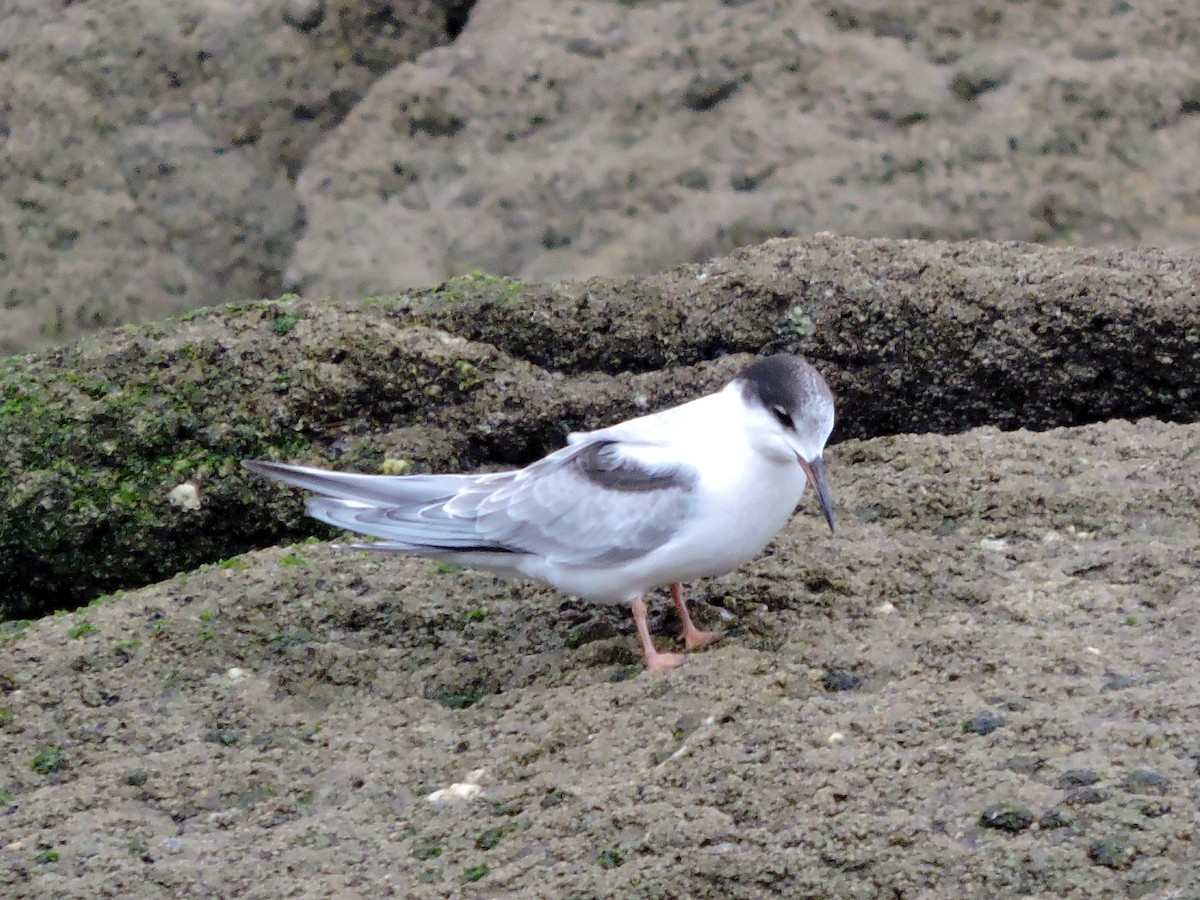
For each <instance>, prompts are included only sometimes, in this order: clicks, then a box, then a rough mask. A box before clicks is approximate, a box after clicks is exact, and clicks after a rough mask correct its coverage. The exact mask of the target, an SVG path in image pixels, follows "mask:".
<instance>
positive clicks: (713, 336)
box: [0, 237, 1200, 616]
mask: <svg viewBox="0 0 1200 900" xmlns="http://www.w3.org/2000/svg"><path fill="white" fill-rule="evenodd" d="M1196 284H1200V261H1197V260H1196V259H1195V258H1193V257H1188V256H1184V255H1179V254H1169V253H1166V252H1147V253H1139V252H1135V251H1113V252H1101V251H1077V250H1046V249H1041V248H1035V247H1030V246H1025V245H996V244H925V243H920V242H901V243H895V242H886V241H857V240H853V239H848V238H833V237H821V238H817V239H814V240H811V241H799V240H780V241H773V242H770V243H768V244H766V245H763V246H761V247H758V248H754V249H751V250H745V251H739V252H738V253H737V254H735V255H733V256H731V257H726V258H722V259H717V260H713V261H711V262H710V263H707V264H705V265H703V266H689V267H681V268H679V269H676V270H674V271H672V272H669V273H664V274H661V275H656V276H653V277H649V278H644V279H638V278H634V279H593V280H591V281H589V282H586V283H580V284H560V285H550V286H539V285H522V284H520V283H517V282H512V281H507V280H504V279H495V278H464V279H458V280H454V281H450V282H447V283H445V284H443V285H440V286H438V287H436V288H432V289H429V290H425V291H414V292H411V293H408V294H401V295H396V296H392V297H376V298H372V299H370V300H368V301H364V302H360V303H358V304H338V303H330V302H312V301H299V300H283V301H279V302H264V303H259V304H253V305H249V306H245V307H238V308H220V309H215V310H211V311H207V312H201V313H197V314H195V315H192V316H188V317H185V318H184V319H182V320H179V321H174V322H168V323H163V324H159V325H151V326H145V327H142V328H138V329H122V330H118V331H110V332H107V333H102V334H99V335H96V336H94V337H92V338H90V339H88V340H86V341H83V342H81V343H79V344H76V345H74V346H72V347H69V348H64V349H59V350H54V351H49V352H46V353H43V354H33V355H30V356H28V357H25V358H13V359H10V360H8V361H7V367H6V368H3V369H0V431H2V432H3V433H5V434H6V435H7V438H6V440H5V442H4V443H3V444H0V568H4V569H6V570H9V571H14V572H21V573H22V575H23V577H22V578H21V579H19V580H15V581H10V582H8V583H7V584H6V585H5V586H4V588H3V591H4V593H3V595H2V602H3V603H4V606H5V611H6V613H7V614H8V615H10V616H12V615H29V614H31V613H32V612H34V611H37V610H46V609H48V608H55V607H61V606H64V605H73V604H78V603H83V602H87V601H88V600H90V599H91V598H93V597H94V596H95V595H96V594H98V593H100V592H103V591H111V590H114V589H117V588H122V587H130V586H133V585H138V584H146V583H149V582H151V581H154V580H157V579H158V578H161V577H165V576H167V575H170V574H172V573H174V572H178V571H182V570H186V569H189V568H191V567H193V566H195V565H197V564H200V563H202V562H212V561H214V560H216V559H218V558H220V557H224V556H229V555H232V554H234V553H238V552H241V551H243V550H245V549H247V548H248V547H253V546H262V545H264V544H266V543H269V542H271V541H273V540H276V539H278V538H279V537H280V536H282V535H291V536H298V535H300V534H304V533H310V532H311V529H312V528H313V524H312V523H311V522H309V521H307V520H303V519H302V518H301V515H300V504H299V501H298V499H297V498H296V496H295V495H294V494H292V493H288V492H280V491H272V490H271V489H268V488H267V487H266V486H265V485H264V484H263V483H262V482H261V481H260V480H259V479H257V478H255V477H253V476H251V475H249V473H246V472H244V471H243V470H242V469H241V468H240V467H239V461H240V460H241V459H243V458H246V457H258V456H272V457H279V458H285V459H291V458H304V459H309V460H320V461H323V462H326V463H330V464H333V465H336V466H338V467H341V468H351V469H353V468H360V469H365V470H367V471H371V470H376V469H377V468H378V467H379V466H380V464H381V463H382V462H383V460H384V459H385V458H387V457H399V458H404V459H408V460H410V461H412V462H413V463H414V464H415V465H417V466H418V468H419V469H420V470H424V471H430V470H433V471H436V470H447V469H448V470H460V469H468V468H476V467H479V466H489V465H503V466H512V465H519V464H524V463H527V462H530V461H532V460H534V459H537V458H538V457H540V456H541V455H542V454H544V453H546V452H548V451H550V450H551V449H554V448H556V447H558V446H559V445H560V444H561V443H562V441H563V440H564V438H565V436H566V434H567V432H568V431H570V430H572V429H585V428H595V427H599V426H601V425H605V424H609V423H611V422H613V421H616V420H619V419H622V418H626V417H628V416H630V415H634V414H637V413H640V412H642V411H644V410H646V409H650V408H660V407H663V406H666V405H669V404H671V403H675V402H680V401H682V400H685V399H690V398H691V397H694V396H696V395H698V394H699V393H702V392H704V391H707V390H711V389H713V388H715V387H717V386H718V385H719V384H721V383H722V382H723V381H724V380H726V379H728V378H729V377H731V376H732V375H733V374H734V373H736V372H737V370H738V369H739V368H740V367H741V366H742V365H744V364H745V363H746V361H747V360H748V359H749V358H750V356H749V354H754V353H758V352H765V351H780V350H788V351H791V352H799V353H802V354H804V355H806V356H807V357H808V358H809V359H811V360H812V361H813V362H814V363H815V364H816V365H817V366H818V367H819V368H820V369H821V370H822V371H823V372H824V373H825V374H826V376H827V377H828V379H829V380H830V383H831V384H832V386H833V388H834V390H835V392H836V393H837V394H838V397H839V416H840V420H839V425H838V428H837V430H836V431H835V439H837V440H844V439H846V438H850V437H868V436H874V435H881V434H891V433H897V432H916V431H961V430H963V429H966V428H969V427H971V426H973V425H980V424H985V423H991V424H995V425H1000V426H1003V427H1006V428H1013V427H1018V426H1025V427H1034V428H1048V427H1051V426H1054V425H1073V424H1080V423H1084V422H1094V421H1098V420H1103V419H1108V418H1111V417H1117V416H1120V417H1126V418H1136V417H1141V416H1156V417H1159V418H1164V419H1172V420H1176V421H1194V420H1195V419H1196V418H1197V412H1198V405H1200V394H1197V393H1196V391H1195V383H1196V377H1195V373H1196V371H1197V369H1198V366H1200V363H1198V361H1197V356H1198V355H1200V344H1198V343H1197V335H1200V325H1198V323H1197V321H1196V319H1197V315H1198V312H1197V310H1200V305H1198V304H1197V303H1196V300H1195V292H1196V288H1195V285H1196ZM184 483H192V484H193V485H195V486H196V487H197V489H198V492H199V497H200V507H199V509H195V510H192V509H187V508H186V507H180V506H177V505H173V504H172V503H171V502H169V498H170V497H171V494H172V491H174V490H175V489H176V488H177V487H179V485H181V484H184ZM1194 489H1195V488H1194V485H1191V486H1183V487H1182V488H1181V491H1184V492H1186V491H1194ZM185 490H187V489H186V488H185ZM322 533H324V532H322Z"/></svg>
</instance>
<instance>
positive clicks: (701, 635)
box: [671, 581, 723, 650]
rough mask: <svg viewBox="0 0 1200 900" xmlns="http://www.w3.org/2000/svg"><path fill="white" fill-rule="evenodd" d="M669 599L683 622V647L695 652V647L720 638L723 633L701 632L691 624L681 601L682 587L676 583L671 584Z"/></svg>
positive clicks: (685, 603) (706, 644)
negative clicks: (672, 601) (673, 602)
mask: <svg viewBox="0 0 1200 900" xmlns="http://www.w3.org/2000/svg"><path fill="white" fill-rule="evenodd" d="M671 599H672V600H674V601H675V608H676V609H677V610H679V618H680V620H681V621H682V622H683V633H682V637H683V646H685V647H687V648H688V649H689V650H695V649H696V648H697V647H707V646H708V645H709V644H711V643H712V642H713V641H715V640H718V639H720V638H721V636H722V634H723V633H722V632H720V631H701V630H700V629H699V628H697V627H696V626H695V625H693V624H692V617H691V614H690V613H688V608H687V602H686V601H685V600H684V599H683V587H682V586H681V585H680V584H679V582H678V581H673V582H671Z"/></svg>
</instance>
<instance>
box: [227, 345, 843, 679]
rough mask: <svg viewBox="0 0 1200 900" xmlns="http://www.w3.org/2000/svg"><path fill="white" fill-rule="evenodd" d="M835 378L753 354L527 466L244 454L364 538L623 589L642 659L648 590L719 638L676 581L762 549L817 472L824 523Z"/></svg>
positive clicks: (652, 663)
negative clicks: (358, 469)
mask: <svg viewBox="0 0 1200 900" xmlns="http://www.w3.org/2000/svg"><path fill="white" fill-rule="evenodd" d="M833 423H834V400H833V394H832V392H831V391H830V390H829V386H828V385H827V384H826V383H825V379H824V378H822V377H821V375H820V373H819V372H817V370H816V369H814V368H813V367H812V366H811V365H809V364H808V363H807V362H805V361H804V360H803V359H801V358H800V357H798V356H791V355H778V356H769V357H765V358H762V359H758V360H756V361H755V362H753V363H751V364H750V365H748V366H747V367H746V368H745V369H743V370H742V372H741V373H740V374H738V375H737V377H735V378H734V379H733V380H732V381H730V382H729V383H728V384H727V385H726V386H725V387H724V388H722V389H721V390H719V391H717V392H716V393H713V394H709V395H707V396H704V397H700V398H699V399H696V400H692V401H689V402H687V403H683V404H681V405H679V406H675V407H671V408H670V409H665V410H662V411H661V412H656V413H652V414H650V415H645V416H640V417H638V418H635V419H630V420H628V421H626V422H621V423H619V424H617V425H612V426H610V427H608V428H601V429H599V430H597V431H587V432H577V433H573V434H570V435H568V437H567V446H565V447H563V448H562V449H560V450H556V451H554V452H553V453H551V454H549V455H548V456H546V457H544V458H542V459H540V460H538V461H537V462H534V463H531V464H530V465H528V466H526V467H525V468H523V469H515V470H511V471H506V472H492V473H487V474H460V475H369V474H361V473H353V472H332V471H328V470H325V469H318V468H312V467H308V466H296V465H288V464H284V463H279V462H269V461H264V460H246V461H245V463H244V464H245V465H246V466H247V467H248V468H250V469H251V470H253V471H254V472H257V473H259V474H262V475H266V476H268V477H270V478H274V479H277V480H279V481H282V482H285V483H287V484H290V485H293V486H295V487H300V488H305V489H307V490H309V491H312V492H314V494H315V496H312V497H309V498H308V501H307V504H306V510H307V512H308V514H309V515H310V516H312V517H313V518H316V519H320V520H321V521H322V522H327V523H329V524H330V525H334V526H337V527H340V528H345V529H347V530H349V531H353V532H357V533H359V534H364V535H370V536H372V537H374V538H377V539H378V540H377V542H375V543H369V544H362V545H357V544H356V545H355V546H356V547H361V548H363V549H370V550H392V551H398V552H400V553H407V554H413V555H420V556H429V557H435V558H438V559H441V560H445V561H448V562H453V563H457V564H460V565H463V566H468V567H472V568H481V569H486V570H490V571H493V572H496V573H499V574H502V575H507V576H518V577H519V576H525V577H528V578H533V579H537V580H539V581H542V582H545V583H547V584H550V585H552V586H553V587H555V588H556V589H558V590H559V591H562V592H563V593H565V594H573V595H576V596H579V597H582V598H584V599H587V600H591V601H594V602H598V603H624V604H629V606H630V609H631V611H632V613H633V620H634V623H635V625H636V626H637V631H638V637H639V639H640V640H641V644H642V651H643V653H644V655H645V659H646V668H647V669H650V670H662V669H671V668H674V667H676V666H679V665H681V664H682V663H683V662H684V660H685V658H686V657H685V656H684V655H683V654H680V653H662V652H659V651H658V650H656V649H655V647H654V643H653V641H652V640H651V637H650V629H649V625H648V624H647V608H646V594H647V593H648V592H649V591H651V590H653V589H655V588H658V587H661V586H663V585H670V590H671V597H672V599H673V600H674V603H675V606H676V608H677V609H678V610H679V618H680V620H681V621H682V624H683V630H682V635H681V637H682V639H683V644H684V647H685V649H687V650H695V649H697V648H698V647H703V646H705V645H707V644H709V643H711V642H712V641H714V640H716V639H718V638H719V637H721V634H720V633H719V632H709V631H701V630H700V629H698V628H697V627H696V626H695V624H693V622H692V618H691V615H690V614H689V613H688V607H687V603H686V601H685V600H684V598H683V590H682V583H683V582H685V581H692V580H694V579H697V578H703V577H707V576H713V575H722V574H724V573H726V572H729V571H731V570H732V569H735V568H737V567H738V566H740V565H742V564H743V563H745V562H747V561H748V560H750V559H752V558H753V557H755V556H756V555H758V553H759V552H760V551H762V550H763V548H764V547H766V546H767V544H768V543H769V542H770V541H771V539H772V538H773V537H774V536H775V535H776V534H777V533H778V532H779V531H780V529H782V528H783V527H784V525H786V524H787V522H788V520H789V519H790V518H791V516H792V514H793V512H795V510H796V507H797V505H798V504H799V502H800V498H801V496H802V495H803V493H804V489H805V487H806V486H807V485H809V484H811V485H812V487H813V491H814V493H815V494H816V497H817V502H818V504H819V505H820V508H821V512H822V514H823V515H824V517H825V521H826V522H828V523H829V529H830V532H831V533H832V532H833V529H834V515H833V502H832V499H831V497H830V493H829V487H828V485H827V484H826V479H825V465H824V461H823V455H822V454H823V453H824V449H825V444H826V442H827V441H828V440H829V435H830V433H831V432H832V431H833Z"/></svg>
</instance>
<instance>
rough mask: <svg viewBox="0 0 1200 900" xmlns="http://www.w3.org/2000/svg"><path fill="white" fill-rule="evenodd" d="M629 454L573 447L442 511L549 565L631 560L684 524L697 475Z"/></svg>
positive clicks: (607, 445)
mask: <svg viewBox="0 0 1200 900" xmlns="http://www.w3.org/2000/svg"><path fill="white" fill-rule="evenodd" d="M630 449H631V448H630V447H629V445H627V444H623V443H622V442H619V441H613V440H605V439H598V440H593V441H587V442H580V443H577V444H574V445H572V446H569V447H566V448H564V449H562V450H559V451H558V452H557V453H553V454H551V455H550V456H548V457H546V458H545V459H543V460H540V461H539V462H536V463H534V464H533V465H531V466H529V467H527V468H525V469H522V470H520V471H519V472H513V473H511V478H510V480H509V481H507V482H506V483H504V484H501V485H479V487H478V488H477V489H470V488H469V489H467V490H465V491H463V492H462V493H460V494H459V495H458V496H456V497H455V498H454V499H453V500H451V501H450V502H449V503H448V504H446V511H447V513H449V514H450V515H454V516H464V517H467V518H470V519H473V521H474V523H475V530H476V533H477V534H479V535H480V536H483V537H486V538H487V539H488V540H489V541H494V542H496V543H498V544H501V545H503V546H505V547H507V548H510V549H511V550H514V551H517V552H523V553H532V554H536V555H537V556H541V557H545V558H546V559H548V560H550V561H552V562H558V563H564V564H583V563H618V562H625V561H627V560H631V559H636V558H637V557H639V556H643V555H644V554H646V553H649V552H650V551H652V550H654V549H656V548H657V547H660V546H662V545H663V544H665V543H666V542H667V541H669V540H670V539H671V538H672V537H674V536H675V535H676V534H677V533H678V531H679V529H680V528H681V527H682V525H683V524H684V523H685V522H686V520H687V517H688V514H689V512H690V511H691V509H692V505H693V503H694V493H693V492H694V488H695V485H696V481H697V474H696V472H695V471H694V470H692V469H691V468H689V467H686V466H682V465H653V464H647V463H646V462H645V461H643V460H640V459H638V458H637V457H635V456H633V455H632V454H631V453H630V452H628V451H629V450H630Z"/></svg>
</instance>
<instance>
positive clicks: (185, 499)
mask: <svg viewBox="0 0 1200 900" xmlns="http://www.w3.org/2000/svg"><path fill="white" fill-rule="evenodd" d="M167 500H168V501H169V502H170V503H171V505H172V506H178V507H179V508H180V509H186V510H188V511H189V512H192V511H194V510H197V509H199V508H200V489H199V488H198V487H196V485H195V484H194V483H193V482H191V481H185V482H183V484H177V485H175V487H173V488H171V492H170V493H169V494H167Z"/></svg>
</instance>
